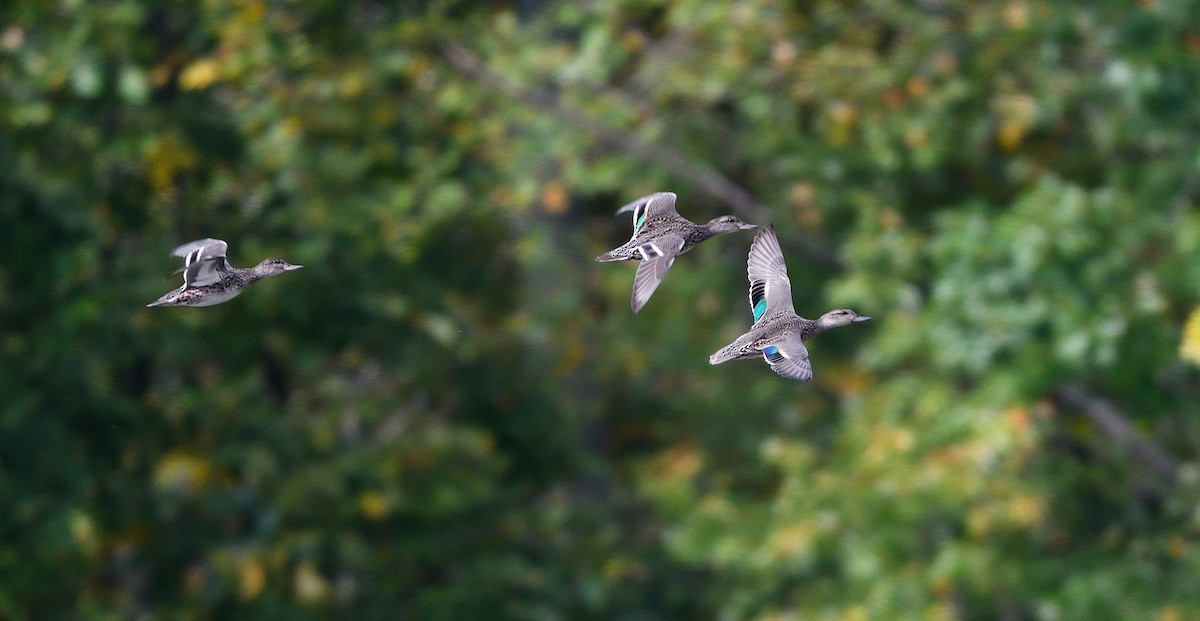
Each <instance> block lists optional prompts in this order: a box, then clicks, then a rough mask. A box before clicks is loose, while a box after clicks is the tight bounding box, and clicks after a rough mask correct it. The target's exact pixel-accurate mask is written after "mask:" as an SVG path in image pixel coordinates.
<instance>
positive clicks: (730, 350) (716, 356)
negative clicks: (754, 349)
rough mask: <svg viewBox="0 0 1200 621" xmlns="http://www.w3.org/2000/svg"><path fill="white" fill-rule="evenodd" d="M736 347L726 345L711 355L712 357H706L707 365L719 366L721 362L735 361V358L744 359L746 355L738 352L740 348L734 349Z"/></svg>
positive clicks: (731, 344) (732, 344)
mask: <svg viewBox="0 0 1200 621" xmlns="http://www.w3.org/2000/svg"><path fill="white" fill-rule="evenodd" d="M736 345H737V343H730V344H729V345H726V346H725V347H722V348H721V349H718V350H717V351H716V352H714V353H713V355H711V356H709V357H708V363H709V364H721V363H723V362H729V361H730V360H735V359H737V358H744V357H745V356H746V354H744V353H743V352H742V351H741V350H740V348H737V347H735V346H736Z"/></svg>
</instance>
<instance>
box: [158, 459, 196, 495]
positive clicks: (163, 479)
mask: <svg viewBox="0 0 1200 621" xmlns="http://www.w3.org/2000/svg"><path fill="white" fill-rule="evenodd" d="M208 477H209V465H208V462H207V461H206V460H205V459H204V458H202V457H196V456H194V455H188V454H186V453H182V452H178V451H173V452H171V453H167V454H166V455H165V456H163V458H162V459H161V460H159V462H158V464H156V465H155V466H154V486H155V487H157V488H158V489H159V490H161V491H173V492H190V491H193V490H195V489H196V488H197V487H199V486H200V485H203V484H204V483H205V482H206V481H208Z"/></svg>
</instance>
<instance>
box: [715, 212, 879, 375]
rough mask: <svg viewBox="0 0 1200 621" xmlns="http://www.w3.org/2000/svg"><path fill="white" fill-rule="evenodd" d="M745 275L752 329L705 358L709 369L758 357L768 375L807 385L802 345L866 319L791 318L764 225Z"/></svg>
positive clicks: (836, 315) (771, 233) (783, 271)
mask: <svg viewBox="0 0 1200 621" xmlns="http://www.w3.org/2000/svg"><path fill="white" fill-rule="evenodd" d="M746 273H747V275H748V277H749V279H750V311H751V312H752V313H753V314H754V325H752V326H751V327H750V331H749V332H747V333H745V334H743V335H741V336H739V337H738V338H737V339H735V340H734V341H733V342H732V343H730V344H729V345H726V346H725V347H722V348H721V349H720V350H718V351H717V352H716V353H714V354H713V355H712V356H709V358H708V362H709V364H721V363H723V362H728V361H730V360H736V359H738V358H756V357H759V356H761V357H762V358H763V359H764V360H765V361H766V362H767V364H769V365H771V370H773V371H775V372H776V373H778V374H780V375H782V376H783V377H786V378H788V379H794V380H800V381H802V382H804V381H808V380H810V379H812V363H811V362H809V360H808V348H806V347H805V346H804V341H807V340H808V339H810V338H812V337H814V336H816V335H818V334H820V333H822V332H824V331H826V330H828V329H830V328H836V327H838V326H844V325H848V324H851V323H860V322H863V321H870V320H871V318H870V317H863V316H862V315H859V314H858V313H856V312H854V311H852V310H850V309H848V308H839V309H836V310H831V311H829V312H828V313H825V314H824V315H821V316H820V317H818V318H817V319H815V320H813V319H805V318H803V317H801V316H800V315H797V314H796V309H795V308H794V307H793V306H792V283H791V281H790V280H788V275H787V266H786V265H784V262H783V250H782V249H780V247H779V239H778V238H776V237H775V228H774V227H773V226H767V227H766V228H764V229H763V230H762V231H759V233H758V235H755V236H754V243H753V244H751V245H750V257H749V259H747V261H746Z"/></svg>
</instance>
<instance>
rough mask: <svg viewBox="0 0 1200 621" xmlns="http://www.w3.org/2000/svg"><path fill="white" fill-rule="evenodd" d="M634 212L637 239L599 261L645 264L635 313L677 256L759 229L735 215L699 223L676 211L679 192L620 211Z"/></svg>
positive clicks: (637, 278)
mask: <svg viewBox="0 0 1200 621" xmlns="http://www.w3.org/2000/svg"><path fill="white" fill-rule="evenodd" d="M626 211H632V212H633V237H630V238H629V241H627V242H625V244H623V245H622V246H620V247H619V248H615V249H613V250H610V251H608V252H606V253H604V254H602V255H600V256H598V257H596V260H597V261H641V262H642V263H641V265H639V266H638V269H637V274H636V275H635V276H634V277H633V299H632V301H631V302H630V306H631V307H632V308H633V312H635V313H636V312H638V311H640V310H642V307H643V306H645V305H646V301H647V300H649V299H650V296H651V295H652V294H653V293H654V290H655V289H657V288H658V283H660V282H662V279H663V275H664V274H666V273H667V270H668V269H669V268H670V267H671V264H672V263H674V262H675V257H676V256H678V255H681V254H683V253H685V252H687V251H688V250H691V249H692V248H693V247H695V245H696V244H698V243H700V242H702V241H704V240H706V239H708V238H710V237H712V236H714V235H720V234H722V233H732V232H733V231H737V230H739V229H753V228H757V226H756V225H754V224H746V223H745V222H742V221H741V220H738V219H737V218H735V217H734V216H720V217H718V218H713V219H712V220H709V221H708V222H707V223H705V224H696V223H695V222H692V221H691V220H688V219H686V218H684V217H683V216H681V215H679V212H677V211H675V193H674V192H658V193H656V194H651V195H650V196H643V197H641V198H639V199H637V200H636V201H633V202H632V203H629V204H628V205H625V206H624V207H622V208H620V209H618V210H617V213H618V214H622V213H625V212H626Z"/></svg>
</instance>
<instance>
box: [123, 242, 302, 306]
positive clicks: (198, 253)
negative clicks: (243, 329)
mask: <svg viewBox="0 0 1200 621" xmlns="http://www.w3.org/2000/svg"><path fill="white" fill-rule="evenodd" d="M228 247H229V246H228V244H226V243H225V242H223V241H221V240H219V239H199V240H196V241H194V242H190V243H186V244H184V245H182V246H180V247H178V248H176V249H174V250H172V251H171V256H173V257H183V268H182V269H180V270H179V272H183V286H181V287H179V288H178V289H176V290H174V291H171V292H170V293H167V294H166V295H164V296H162V297H161V298H158V299H157V300H155V301H153V302H151V303H149V304H147V305H146V306H212V305H213V304H220V303H221V302H224V301H225V300H228V299H231V298H233V297H234V296H236V295H237V294H239V293H241V292H242V290H243V289H245V288H246V287H249V286H250V285H251V284H253V283H254V282H255V281H257V280H261V279H263V278H266V277H268V276H274V275H276V274H282V273H284V272H290V271H292V270H298V269H300V268H302V267H304V266H303V265H292V264H290V263H288V262H287V261H284V260H283V259H266V260H264V261H263V262H262V263H259V264H258V265H256V266H254V267H250V268H240V267H233V266H232V265H230V264H229V262H228V261H226V260H225V250H226V249H227V248H228ZM179 272H175V273H176V274H178V273H179Z"/></svg>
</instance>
